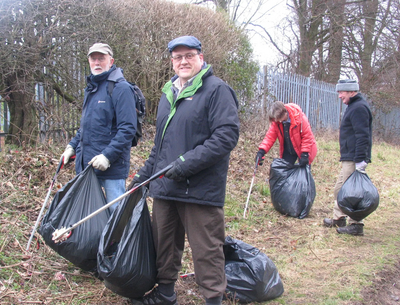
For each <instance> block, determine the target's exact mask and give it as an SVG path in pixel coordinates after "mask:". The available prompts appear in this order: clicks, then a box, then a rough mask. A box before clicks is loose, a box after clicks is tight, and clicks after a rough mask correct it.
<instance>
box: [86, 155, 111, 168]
mask: <svg viewBox="0 0 400 305" xmlns="http://www.w3.org/2000/svg"><path fill="white" fill-rule="evenodd" d="M89 164H92V165H93V167H94V168H95V169H98V170H101V171H103V172H104V171H105V170H106V169H107V168H109V167H110V161H108V159H107V158H106V156H104V155H103V154H101V155H97V156H94V157H93V159H92V160H90V162H89Z"/></svg>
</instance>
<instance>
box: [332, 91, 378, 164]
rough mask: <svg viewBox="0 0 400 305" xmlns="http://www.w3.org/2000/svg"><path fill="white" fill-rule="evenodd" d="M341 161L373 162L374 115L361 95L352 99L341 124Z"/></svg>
mask: <svg viewBox="0 0 400 305" xmlns="http://www.w3.org/2000/svg"><path fill="white" fill-rule="evenodd" d="M339 143H340V161H353V162H356V163H358V162H361V161H365V162H367V163H369V162H371V148H372V113H371V110H370V108H369V106H368V103H367V101H366V100H365V99H364V98H363V97H362V95H361V94H360V93H358V94H357V95H356V96H354V97H352V98H351V99H350V102H349V104H348V107H347V109H346V111H345V113H344V115H343V118H342V122H341V124H340V138H339Z"/></svg>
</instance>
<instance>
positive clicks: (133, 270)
mask: <svg viewBox="0 0 400 305" xmlns="http://www.w3.org/2000/svg"><path fill="white" fill-rule="evenodd" d="M146 196H147V189H146V188H140V189H139V190H138V191H136V192H133V193H132V194H131V195H129V196H128V197H125V199H124V200H123V201H122V202H121V203H120V204H119V205H118V207H117V209H116V210H115V211H114V213H113V214H112V216H111V218H110V220H109V221H108V223H107V225H106V227H105V228H104V231H103V234H102V236H101V239H100V245H99V252H98V256H97V258H98V261H97V270H98V272H99V276H100V277H101V278H103V279H104V285H105V286H106V287H107V288H108V289H110V290H111V291H113V292H115V293H117V294H119V295H121V296H124V297H127V298H138V297H141V296H143V295H144V294H145V293H146V292H147V291H149V290H151V288H153V286H154V285H155V281H156V275H157V268H156V251H155V248H154V243H153V235H152V229H151V219H150V213H149V210H148V207H147V203H146Z"/></svg>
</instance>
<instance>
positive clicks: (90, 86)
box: [87, 65, 117, 92]
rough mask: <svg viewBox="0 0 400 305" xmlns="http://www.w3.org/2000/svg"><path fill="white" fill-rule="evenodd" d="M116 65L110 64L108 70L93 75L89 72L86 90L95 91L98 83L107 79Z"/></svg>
mask: <svg viewBox="0 0 400 305" xmlns="http://www.w3.org/2000/svg"><path fill="white" fill-rule="evenodd" d="M115 69H117V67H116V66H115V65H112V67H111V68H110V70H108V71H105V72H103V73H101V74H98V75H93V74H90V75H89V76H88V77H87V90H88V91H90V92H96V91H97V87H98V85H99V84H100V83H101V82H102V81H105V80H107V79H108V77H109V75H110V74H111V73H112V72H113V71H114V70H115Z"/></svg>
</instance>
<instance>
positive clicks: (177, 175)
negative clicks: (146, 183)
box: [164, 161, 186, 182]
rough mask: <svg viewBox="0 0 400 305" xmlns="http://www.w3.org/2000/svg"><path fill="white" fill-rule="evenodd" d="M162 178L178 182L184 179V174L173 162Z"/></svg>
mask: <svg viewBox="0 0 400 305" xmlns="http://www.w3.org/2000/svg"><path fill="white" fill-rule="evenodd" d="M164 176H165V177H167V178H169V179H172V180H175V181H178V182H179V181H183V180H185V179H186V177H185V174H184V173H183V171H182V168H181V166H180V165H179V163H178V161H174V162H173V163H172V168H171V169H170V170H169V171H168V172H166V173H165V175H164Z"/></svg>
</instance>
